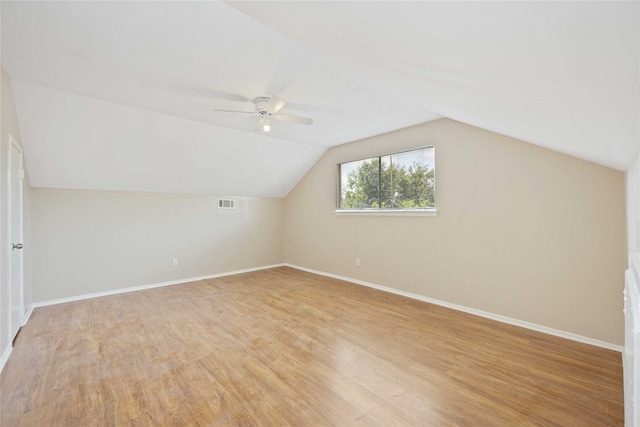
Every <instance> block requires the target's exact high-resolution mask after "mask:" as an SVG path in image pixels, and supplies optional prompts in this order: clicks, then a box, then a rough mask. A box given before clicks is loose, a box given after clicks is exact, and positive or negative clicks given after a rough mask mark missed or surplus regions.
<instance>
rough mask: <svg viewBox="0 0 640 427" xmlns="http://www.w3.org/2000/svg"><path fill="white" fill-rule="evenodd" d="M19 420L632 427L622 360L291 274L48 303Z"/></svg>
mask: <svg viewBox="0 0 640 427" xmlns="http://www.w3.org/2000/svg"><path fill="white" fill-rule="evenodd" d="M0 387H1V388H0V393H1V396H0V411H1V415H0V424H1V425H2V426H3V427H4V426H6V427H9V426H29V427H39V426H67V427H68V426H82V427H84V426H296V427H299V426H616V425H619V426H621V425H623V412H624V411H623V385H622V364H621V354H619V353H617V352H614V351H610V350H605V349H601V348H597V347H592V346H589V345H585V344H580V343H576V342H572V341H567V340H564V339H561V338H557V337H553V336H549V335H545V334H541V333H537V332H533V331H530V330H526V329H521V328H518V327H514V326H510V325H505V324H502V323H498V322H494V321H491V320H487V319H484V318H479V317H475V316H472V315H469V314H465V313H461V312H457V311H454V310H450V309H446V308H443V307H440V306H436V305H432V304H427V303H424V302H420V301H415V300H411V299H407V298H404V297H401V296H397V295H393V294H388V293H384V292H381V291H377V290H374V289H369V288H366V287H362V286H358V285H354V284H351V283H347V282H342V281H339V280H335V279H330V278H326V277H321V276H316V275H313V274H310V273H306V272H302V271H298V270H294V269H291V268H287V267H281V268H275V269H270V270H263V271H258V272H252V273H247V274H240V275H235V276H228V277H223V278H218V279H212V280H203V281H199V282H193V283H188V284H184V285H176V286H169V287H164V288H157V289H152V290H147V291H140V292H132V293H127V294H120V295H114V296H108V297H102V298H96V299H91V300H84V301H78V302H72V303H67V304H60V305H56V306H49V307H42V308H39V309H36V310H35V311H34V313H33V315H32V317H31V320H30V321H29V323H28V324H27V325H26V326H25V328H24V329H23V331H22V332H21V334H20V337H19V339H18V340H17V342H16V347H15V348H14V350H13V353H12V355H11V357H10V359H9V361H8V362H7V365H6V366H5V368H4V370H3V372H2V376H1V378H0Z"/></svg>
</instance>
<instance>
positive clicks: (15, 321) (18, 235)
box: [9, 137, 24, 341]
mask: <svg viewBox="0 0 640 427" xmlns="http://www.w3.org/2000/svg"><path fill="white" fill-rule="evenodd" d="M10 142H11V143H10V146H11V147H10V152H9V221H10V229H9V243H10V244H11V248H9V249H10V250H11V264H10V268H9V277H10V281H11V287H10V288H9V292H10V299H9V300H10V301H11V323H10V328H11V341H13V339H14V338H15V337H16V334H17V333H18V330H19V329H20V326H21V325H22V321H23V320H24V302H23V287H22V282H23V268H22V265H23V255H22V253H23V252H22V181H23V179H24V172H23V170H22V150H21V149H20V146H19V145H18V143H17V142H16V140H15V139H13V137H10Z"/></svg>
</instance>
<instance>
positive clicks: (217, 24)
mask: <svg viewBox="0 0 640 427" xmlns="http://www.w3.org/2000/svg"><path fill="white" fill-rule="evenodd" d="M0 7H1V13H2V14H1V23H2V28H1V35H2V39H1V47H2V64H3V66H4V67H5V69H6V70H7V72H8V73H9V75H10V77H11V79H12V88H13V92H14V97H15V101H16V108H17V113H18V119H19V124H20V129H21V133H22V140H23V145H24V150H25V154H26V159H27V167H28V170H29V177H30V181H31V184H32V186H35V187H52V188H82V189H106V190H131V191H154V192H155V191H157V192H175V193H208V194H227V195H239V196H240V195H254V196H275V197H281V196H285V195H286V194H287V193H288V192H289V191H290V190H291V188H293V186H294V185H295V184H296V183H297V182H298V181H299V179H300V178H301V177H302V176H304V174H305V173H306V172H307V171H308V170H309V168H310V167H311V166H312V165H313V164H314V163H315V162H316V161H317V159H318V158H319V157H320V156H321V155H322V154H323V153H324V151H326V149H327V148H328V147H331V146H334V145H338V144H343V143H346V142H350V141H354V140H357V139H362V138H365V137H367V136H372V135H377V134H381V133H385V132H389V131H393V130H396V129H400V128H404V127H407V126H411V125H414V124H418V123H423V122H426V121H430V120H434V119H437V118H439V117H449V118H452V119H455V120H459V121H462V122H465V123H468V124H471V125H474V126H478V127H480V128H484V129H488V130H491V131H495V132H499V133H502V134H505V135H509V136H512V137H515V138H518V139H521V140H523V141H526V142H530V143H533V144H536V145H540V146H542V147H547V148H550V149H553V150H556V151H560V152H563V153H567V154H570V155H573V156H576V157H580V158H583V159H586V160H589V161H593V162H596V163H600V164H603V165H606V166H609V167H612V168H616V169H620V170H624V169H625V167H626V161H627V158H628V150H629V148H630V144H631V142H632V141H633V140H634V138H636V139H637V138H638V120H639V115H638V114H639V113H638V111H639V110H638V94H639V91H638V90H639V89H638V88H639V87H640V77H639V76H640V69H639V64H638V63H639V57H640V45H639V41H638V40H639V35H640V30H639V21H640V8H639V3H638V2H609V1H603V2H482V1H475V2H397V1H388V2H271V1H262V2H228V3H225V2H217V1H202V2H181V1H166V2H115V1H114V2H66V1H65V2H58V1H48V2H22V1H20V2H12V1H2V2H1V6H0ZM263 95H267V96H271V95H279V96H281V97H282V98H283V99H285V100H286V101H287V104H286V105H285V107H284V108H283V109H282V110H281V112H282V113H285V114H294V115H300V116H305V117H311V118H313V121H314V122H313V124H312V125H310V126H306V125H301V124H297V123H291V122H274V123H273V127H272V131H271V132H270V133H269V134H265V133H264V132H262V131H260V130H256V126H257V121H258V117H256V116H253V115H246V114H234V113H224V112H217V111H215V110H219V109H227V110H242V111H253V108H254V106H253V104H252V103H251V99H252V98H254V97H257V96H263Z"/></svg>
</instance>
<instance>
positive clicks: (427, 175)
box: [338, 147, 435, 209]
mask: <svg viewBox="0 0 640 427" xmlns="http://www.w3.org/2000/svg"><path fill="white" fill-rule="evenodd" d="M434 151H435V150H434V147H427V148H421V149H418V150H411V151H405V152H402V153H395V154H389V155H386V156H379V157H372V158H369V159H364V160H358V161H355V162H348V163H342V164H340V165H339V170H340V203H339V206H338V209H427V208H434V207H435V158H434Z"/></svg>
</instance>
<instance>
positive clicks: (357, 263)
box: [356, 258, 360, 266]
mask: <svg viewBox="0 0 640 427" xmlns="http://www.w3.org/2000/svg"><path fill="white" fill-rule="evenodd" d="M356 265H357V266H360V258H356Z"/></svg>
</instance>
